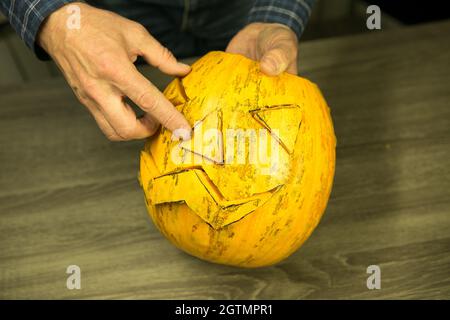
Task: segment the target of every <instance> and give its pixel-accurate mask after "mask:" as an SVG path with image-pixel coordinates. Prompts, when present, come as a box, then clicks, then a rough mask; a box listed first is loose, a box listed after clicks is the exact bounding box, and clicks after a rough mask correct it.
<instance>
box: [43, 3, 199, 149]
mask: <svg viewBox="0 0 450 320" xmlns="http://www.w3.org/2000/svg"><path fill="white" fill-rule="evenodd" d="M70 5H77V6H79V8H80V15H81V23H80V28H78V29H73V28H68V24H67V21H68V19H69V17H70V13H69V12H67V5H66V6H64V7H62V8H60V9H59V10H57V11H55V12H53V13H52V14H51V15H50V16H49V17H48V18H47V19H46V21H45V22H44V24H43V25H42V28H41V30H40V32H39V35H38V43H39V45H40V46H41V47H42V48H43V49H44V50H45V51H46V52H47V53H48V54H49V55H50V56H51V57H52V58H53V60H54V61H55V62H56V64H57V65H58V66H59V68H60V69H61V71H62V73H63V74H64V76H65V78H66V80H67V81H68V83H69V84H70V86H71V87H72V90H73V92H74V93H75V95H76V96H77V98H78V100H79V101H80V102H81V103H82V104H84V105H85V106H86V107H87V108H88V109H89V111H90V112H91V113H92V115H93V116H94V118H95V120H96V121H97V123H98V125H99V127H100V129H101V130H102V131H103V132H104V134H105V135H106V137H107V138H108V139H110V140H131V139H142V138H145V137H148V136H151V135H152V134H153V133H155V131H156V130H157V128H158V126H159V123H161V124H162V125H163V126H164V127H166V128H167V129H169V130H171V131H172V132H173V133H174V136H175V137H174V138H176V139H179V138H181V139H184V140H186V139H189V138H190V131H191V126H190V125H189V123H188V122H187V120H186V119H185V118H184V117H183V115H182V114H181V113H180V112H179V111H177V110H176V108H175V107H174V106H173V105H172V104H171V103H170V102H169V101H168V100H167V99H166V98H165V97H164V95H163V94H162V93H161V92H160V91H159V90H158V89H157V88H156V87H155V86H154V85H153V84H152V83H151V82H150V81H148V80H147V79H146V78H145V77H144V76H143V75H142V74H141V73H139V71H138V70H137V69H136V67H135V66H134V64H133V62H134V61H136V59H137V57H138V56H142V57H143V58H144V59H145V60H146V61H147V62H148V63H149V64H151V65H153V66H155V67H157V68H159V69H160V70H161V71H162V72H164V73H167V74H170V75H175V76H184V75H186V74H187V73H189V72H190V67H189V66H188V65H185V64H182V63H179V62H177V60H176V59H175V57H174V56H173V55H172V53H171V52H170V51H169V50H168V49H166V48H165V47H163V46H162V45H161V44H160V43H159V42H158V41H156V40H155V39H154V38H153V37H152V36H151V35H150V34H149V33H148V32H147V30H146V29H145V28H144V27H143V26H142V25H140V24H138V23H136V22H133V21H131V20H128V19H125V18H122V17H120V16H118V15H116V14H114V13H111V12H109V11H104V10H100V9H96V8H94V7H91V6H89V5H87V4H83V3H72V4H70ZM125 97H128V98H130V99H131V100H132V101H133V102H134V103H136V105H138V106H139V107H140V108H141V109H142V110H143V111H145V115H144V116H143V117H142V118H139V119H137V118H136V114H135V113H134V111H133V110H132V108H131V107H130V106H129V105H128V104H127V103H126V102H125Z"/></svg>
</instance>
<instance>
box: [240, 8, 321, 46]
mask: <svg viewBox="0 0 450 320" xmlns="http://www.w3.org/2000/svg"><path fill="white" fill-rule="evenodd" d="M314 3H315V0H256V1H255V4H254V5H253V8H252V9H251V10H250V13H249V18H248V22H271V23H281V24H284V25H286V26H288V27H290V28H291V29H292V30H293V31H294V32H295V34H296V35H297V37H298V39H300V37H301V35H302V33H303V31H304V29H305V26H306V24H307V22H308V19H309V16H310V15H311V9H312V7H313V5H314Z"/></svg>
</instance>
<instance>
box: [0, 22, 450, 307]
mask: <svg viewBox="0 0 450 320" xmlns="http://www.w3.org/2000/svg"><path fill="white" fill-rule="evenodd" d="M449 30H450V22H446V23H439V24H433V25H427V26H421V27H415V28H405V29H399V30H395V31H392V32H386V33H377V34H373V35H370V36H355V37H345V38H339V39H330V40H326V41H314V42H310V43H308V42H306V43H303V44H302V45H301V53H302V56H301V58H300V59H301V60H300V62H301V63H302V64H301V67H302V72H303V73H304V74H305V75H307V76H308V77H309V78H311V79H313V80H314V81H316V82H317V83H319V84H320V86H321V88H322V89H323V92H324V94H325V96H326V97H327V99H328V101H329V104H330V107H331V109H332V114H333V118H334V122H335V127H336V133H337V138H338V148H337V167H336V178H335V184H334V187H333V192H332V197H331V200H330V203H329V206H328V208H327V212H326V214H325V216H324V218H323V220H322V222H321V223H320V225H319V227H318V228H317V230H316V231H315V232H314V233H313V235H312V237H311V238H310V239H309V240H308V241H307V243H306V244H305V245H304V246H303V247H302V249H300V251H298V252H297V253H295V254H294V255H293V256H291V257H290V258H289V259H287V260H286V261H284V262H282V263H280V264H278V265H276V266H272V267H268V268H262V269H256V270H242V269H238V268H232V267H226V266H220V265H212V264H210V263H206V262H203V261H200V260H198V259H195V258H192V257H190V256H188V255H186V254H184V253H182V252H180V251H179V250H177V249H176V248H174V247H173V246H171V245H170V244H169V243H168V241H166V240H165V239H164V238H163V237H162V236H161V235H160V234H159V233H158V231H157V230H156V229H155V227H154V226H153V225H152V224H151V223H150V222H149V220H148V218H147V217H146V211H145V208H144V202H143V195H142V192H141V191H140V188H139V186H138V183H137V180H136V171H137V164H138V152H139V149H140V148H141V147H142V144H143V143H142V141H135V142H127V143H111V142H108V141H106V139H104V138H103V136H102V135H101V133H100V131H99V130H98V129H97V128H96V126H95V123H94V121H93V120H92V119H90V117H89V115H88V114H87V112H85V110H83V107H81V106H79V104H78V103H77V102H76V101H75V98H74V97H73V94H72V93H71V92H70V90H69V89H68V88H67V87H66V85H65V84H64V83H63V82H62V81H49V82H43V83H41V84H36V85H32V86H15V87H8V88H7V89H4V90H3V91H2V90H1V89H0V94H1V100H0V163H1V164H2V169H1V170H0V298H169V299H177V298H187V299H189V298H225V299H228V298H242V299H256V298H268V299H271V298H287V299H298V298H311V299H315V298H319V299H320V298H322V299H323V298H337V299H350V298H361V299H372V298H389V299H390V298H401V299H407V298H431V299H438V298H449V297H450V237H449V235H448V230H449V228H450V216H449V215H450V196H449V193H448V190H449V187H450V166H449V165H450V160H449V159H450V116H449V108H448V101H449V92H448V83H449V80H450V68H449V64H448V61H450V59H449V58H450V47H449V45H448V44H447V42H446V41H444V40H445V39H447V35H448V31H449ZM413 48H415V50H412V49H413ZM430 60H431V62H430ZM412 66H413V67H412ZM145 73H146V75H147V76H148V77H149V78H151V79H153V80H155V82H157V83H158V85H159V86H163V85H164V83H166V82H167V80H168V79H167V78H164V77H160V76H159V75H158V74H157V73H155V71H154V70H146V71H145ZM69 264H78V265H79V266H80V267H81V268H82V289H81V290H78V291H77V290H73V291H70V290H67V289H66V288H65V279H66V274H65V268H66V267H67V265H69ZM371 264H378V265H380V267H381V270H382V289H381V290H374V291H371V290H368V289H367V288H366V286H365V283H366V278H367V274H366V268H367V266H368V265H371Z"/></svg>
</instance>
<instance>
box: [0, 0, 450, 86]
mask: <svg viewBox="0 0 450 320" xmlns="http://www.w3.org/2000/svg"><path fill="white" fill-rule="evenodd" d="M415 3H416V1H409V0H396V1H391V0H378V1H377V0H375V1H363V0H318V1H317V3H316V6H315V7H314V10H313V14H312V16H311V20H310V22H309V24H308V26H307V28H306V30H305V33H304V34H303V37H302V39H301V41H308V40H313V39H319V38H327V37H335V36H344V35H349V34H355V33H363V32H370V31H369V30H368V29H367V28H366V19H367V14H366V8H367V6H368V5H369V4H376V5H378V6H380V8H381V10H382V30H387V29H392V28H398V27H401V26H404V25H411V24H418V23H426V22H430V21H435V20H440V19H445V18H448V16H449V14H448V13H447V10H446V9H445V6H446V5H445V3H446V1H426V2H424V1H422V2H418V3H419V4H415ZM0 70H1V72H0V85H6V84H17V83H23V82H33V81H41V80H44V79H47V78H52V77H60V76H61V75H60V73H59V71H58V69H57V68H56V66H55V65H54V63H53V62H51V61H47V62H43V61H38V60H37V59H36V58H35V57H34V55H33V54H32V53H31V52H30V51H29V50H28V49H27V48H26V46H25V44H23V43H22V41H21V40H20V39H19V37H17V35H16V34H15V32H14V31H13V29H12V28H11V27H10V25H9V24H8V21H7V20H6V19H5V17H3V16H2V15H1V14H0Z"/></svg>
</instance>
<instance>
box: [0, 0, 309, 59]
mask: <svg viewBox="0 0 450 320" xmlns="http://www.w3.org/2000/svg"><path fill="white" fill-rule="evenodd" d="M75 1H77V0H1V1H0V11H2V12H3V14H4V15H5V16H6V17H7V18H8V19H9V21H10V23H11V25H12V26H13V28H14V29H15V30H16V32H17V34H18V35H19V36H20V37H21V38H22V40H23V41H24V42H25V43H26V44H27V46H28V47H29V48H31V49H32V50H33V51H35V52H36V49H37V47H36V46H35V41H36V35H37V33H38V31H39V28H40V26H41V24H42V22H43V21H44V19H45V18H46V17H48V16H49V15H50V14H51V13H52V12H54V11H56V10H57V9H59V8H60V7H62V6H63V5H65V4H67V3H71V2H75ZM78 1H80V0H78ZM170 1H172V2H173V3H174V4H176V5H183V3H184V2H183V1H180V0H164V1H163V2H161V3H166V4H167V3H168V2H170ZM200 1H202V0H191V2H192V3H193V4H196V3H198V2H200ZM86 2H89V1H86ZM97 2H98V1H97ZM155 2H158V1H155ZM314 2H315V0H255V4H254V5H253V8H252V9H251V10H250V13H249V17H248V22H249V23H250V22H271V23H281V24H284V25H286V26H288V27H290V28H291V29H292V30H293V31H294V32H295V33H296V34H297V37H298V38H300V36H301V34H302V33H303V30H304V28H305V25H306V23H307V21H308V18H309V16H310V14H311V8H312V6H313V4H314Z"/></svg>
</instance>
